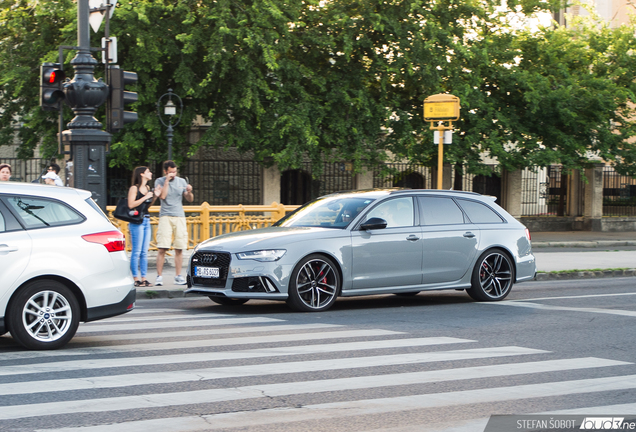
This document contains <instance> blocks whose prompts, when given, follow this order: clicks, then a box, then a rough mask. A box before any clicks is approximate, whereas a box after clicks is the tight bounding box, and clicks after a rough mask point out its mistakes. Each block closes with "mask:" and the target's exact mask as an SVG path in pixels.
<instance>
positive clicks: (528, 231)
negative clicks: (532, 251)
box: [526, 228, 532, 241]
mask: <svg viewBox="0 0 636 432" xmlns="http://www.w3.org/2000/svg"><path fill="white" fill-rule="evenodd" d="M526 237H528V240H529V241H531V240H532V237H530V230H529V229H528V228H526Z"/></svg>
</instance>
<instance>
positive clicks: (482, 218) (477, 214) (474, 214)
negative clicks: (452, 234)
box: [458, 199, 504, 224]
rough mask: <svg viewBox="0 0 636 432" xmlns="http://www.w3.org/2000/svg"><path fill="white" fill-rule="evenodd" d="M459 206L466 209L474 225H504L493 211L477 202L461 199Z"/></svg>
mask: <svg viewBox="0 0 636 432" xmlns="http://www.w3.org/2000/svg"><path fill="white" fill-rule="evenodd" d="M458 201H459V205H460V206H461V207H462V208H463V209H464V211H465V212H466V214H467V215H468V218H469V219H470V221H471V222H472V223H476V224H481V223H503V222H504V220H503V219H502V218H501V216H499V215H498V214H497V213H495V211H494V210H493V209H491V208H490V207H488V206H487V205H485V204H482V203H480V202H477V201H469V200H463V199H460V200H458Z"/></svg>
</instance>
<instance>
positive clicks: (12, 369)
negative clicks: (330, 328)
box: [0, 337, 476, 376]
mask: <svg viewBox="0 0 636 432" xmlns="http://www.w3.org/2000/svg"><path fill="white" fill-rule="evenodd" d="M468 342H476V341H474V340H469V339H458V338H451V337H430V338H408V339H390V340H380V341H359V342H344V343H328V344H318V345H300V346H289V347H272V348H257V349H249V350H237V351H224V352H212V353H188V354H172V355H163V356H150V357H127V358H114V359H82V360H69V361H66V362H53V363H38V364H26V365H6V366H2V368H0V376H10V375H23V374H34V373H57V372H60V371H73V370H87V369H102V368H118V367H133V366H148V365H160V364H178V363H198V362H209V361H220V360H236V359H253V358H263V357H277V356H284V357H286V356H292V355H305V354H324V353H334V352H347V351H358V350H376V349H385V348H409V347H423V346H430V345H445V344H457V343H468Z"/></svg>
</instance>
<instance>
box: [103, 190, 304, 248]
mask: <svg viewBox="0 0 636 432" xmlns="http://www.w3.org/2000/svg"><path fill="white" fill-rule="evenodd" d="M298 207H299V206H296V205H283V204H278V203H275V202H274V203H272V204H271V205H268V206H267V205H235V206H211V205H210V204H208V203H207V202H204V203H203V204H201V205H200V206H183V209H184V211H185V214H186V222H187V224H188V249H192V248H194V247H195V246H196V245H197V244H199V243H201V242H202V241H203V240H207V239H209V238H211V237H216V236H218V235H221V234H227V233H231V232H236V231H246V230H251V229H256V228H265V227H268V226H271V225H272V224H273V223H274V222H276V221H277V220H279V219H280V218H282V217H283V216H285V214H286V213H288V212H290V211H293V210H295V209H296V208H298ZM114 211H115V206H108V207H106V212H107V215H108V218H109V219H110V221H111V222H112V223H113V225H115V226H116V227H117V228H118V229H119V230H121V232H123V233H124V235H125V236H126V249H127V250H128V251H130V246H131V242H130V233H129V232H128V222H124V221H122V220H119V219H115V218H114V217H113V212H114ZM148 211H149V213H150V226H151V227H152V239H151V241H150V250H157V246H156V235H157V225H158V224H159V206H153V207H150V209H148Z"/></svg>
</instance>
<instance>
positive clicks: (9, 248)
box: [0, 244, 18, 253]
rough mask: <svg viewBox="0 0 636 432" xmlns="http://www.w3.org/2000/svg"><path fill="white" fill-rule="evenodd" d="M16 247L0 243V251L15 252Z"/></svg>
mask: <svg viewBox="0 0 636 432" xmlns="http://www.w3.org/2000/svg"><path fill="white" fill-rule="evenodd" d="M17 251H18V248H17V247H15V246H9V245H6V244H0V253H2V252H17Z"/></svg>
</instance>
